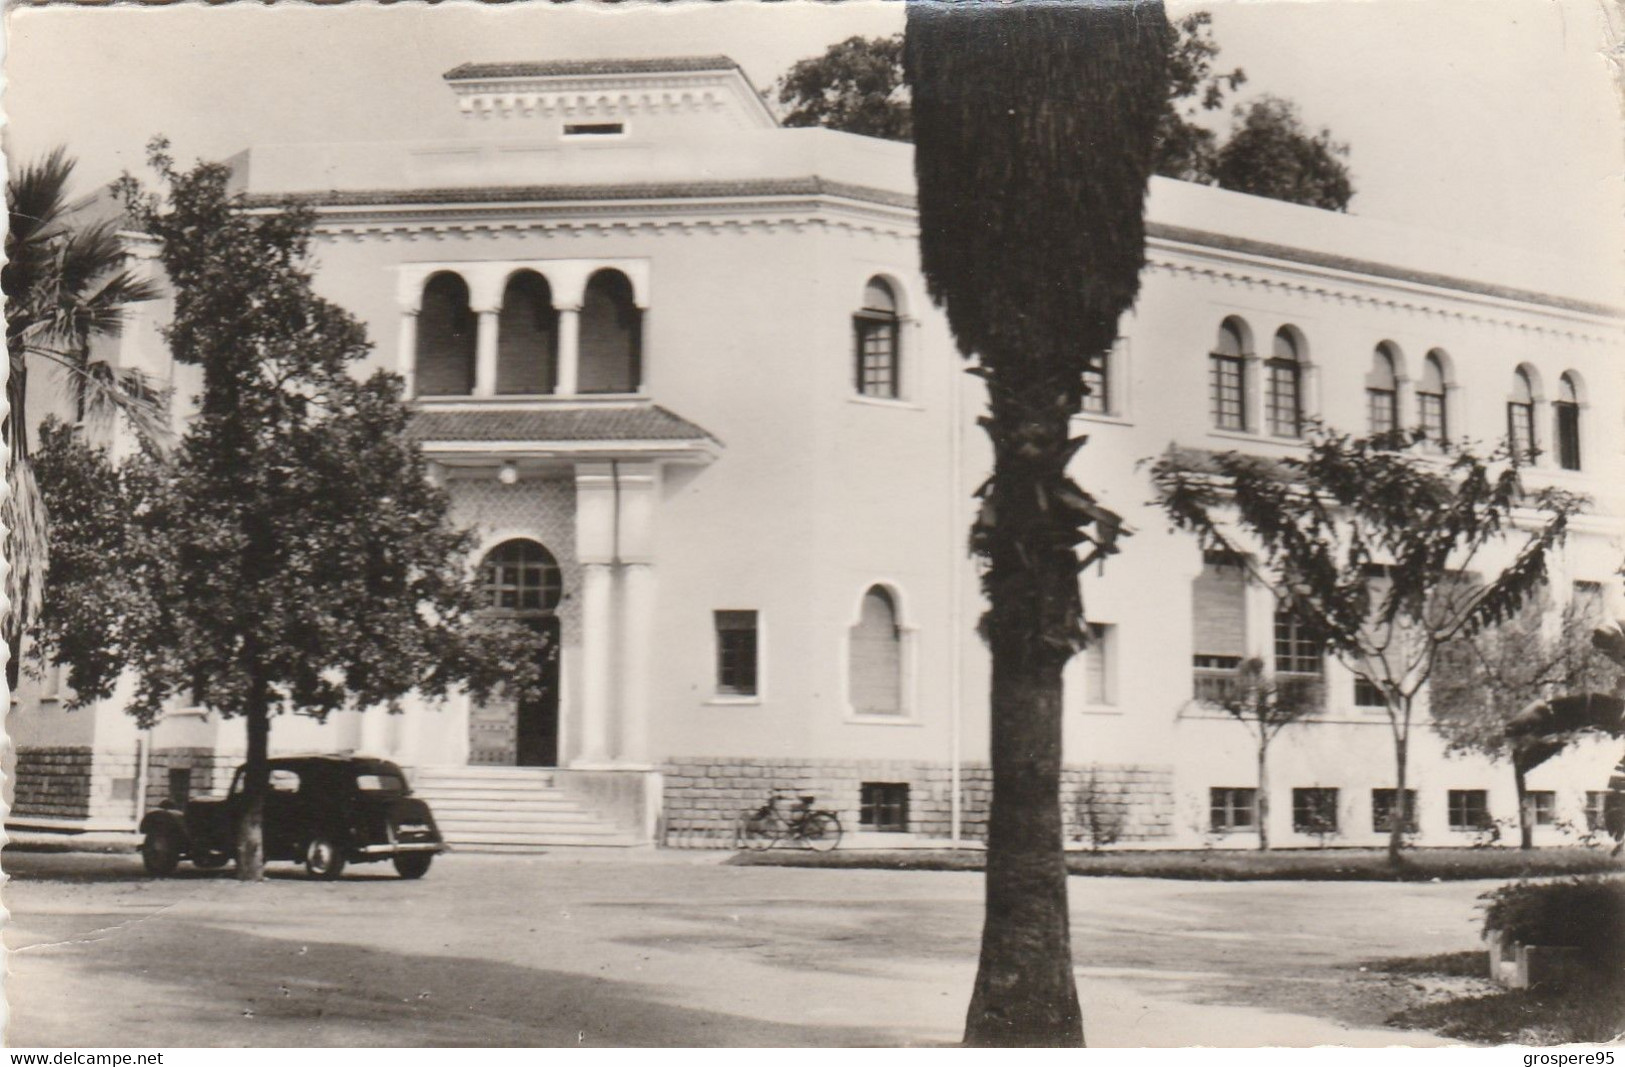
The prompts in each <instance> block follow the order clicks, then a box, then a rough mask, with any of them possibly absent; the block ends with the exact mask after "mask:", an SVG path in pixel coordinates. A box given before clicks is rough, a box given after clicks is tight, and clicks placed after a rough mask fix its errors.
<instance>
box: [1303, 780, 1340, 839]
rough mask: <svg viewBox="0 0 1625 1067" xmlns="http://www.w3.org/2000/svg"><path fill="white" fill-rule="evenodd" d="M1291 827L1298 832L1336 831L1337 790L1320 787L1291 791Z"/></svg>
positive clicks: (1326, 832) (1318, 832)
mask: <svg viewBox="0 0 1625 1067" xmlns="http://www.w3.org/2000/svg"><path fill="white" fill-rule="evenodd" d="M1292 829H1294V830H1296V831H1297V832H1298V833H1300V834H1335V833H1336V832H1337V790H1336V789H1326V788H1321V787H1318V786H1316V787H1311V788H1308V789H1294V790H1293V791H1292Z"/></svg>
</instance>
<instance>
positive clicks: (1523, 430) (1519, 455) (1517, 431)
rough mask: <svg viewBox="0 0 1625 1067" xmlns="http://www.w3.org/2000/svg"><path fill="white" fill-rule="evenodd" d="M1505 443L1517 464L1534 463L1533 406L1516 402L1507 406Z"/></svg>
mask: <svg viewBox="0 0 1625 1067" xmlns="http://www.w3.org/2000/svg"><path fill="white" fill-rule="evenodd" d="M1507 441H1508V442H1509V443H1510V444H1511V446H1512V455H1513V457H1514V458H1515V459H1516V460H1517V461H1518V462H1519V463H1533V462H1534V461H1535V405H1533V404H1520V403H1518V402H1517V401H1511V402H1509V403H1508V404H1507Z"/></svg>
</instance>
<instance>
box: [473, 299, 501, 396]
mask: <svg viewBox="0 0 1625 1067" xmlns="http://www.w3.org/2000/svg"><path fill="white" fill-rule="evenodd" d="M500 314H501V309H500V308H480V309H479V316H480V325H479V333H478V334H476V335H475V340H474V395H475V396H495V395H496V392H497V316H498V315H500Z"/></svg>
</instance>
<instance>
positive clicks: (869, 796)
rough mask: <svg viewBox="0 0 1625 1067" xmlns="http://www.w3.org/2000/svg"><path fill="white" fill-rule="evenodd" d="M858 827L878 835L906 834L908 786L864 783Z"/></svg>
mask: <svg viewBox="0 0 1625 1067" xmlns="http://www.w3.org/2000/svg"><path fill="white" fill-rule="evenodd" d="M860 796H861V799H862V806H861V807H860V809H859V811H858V825H859V826H862V827H863V828H864V829H866V830H874V831H876V832H880V833H889V834H906V833H908V785H907V784H906V783H903V782H864V783H863V786H862V789H861V791H860Z"/></svg>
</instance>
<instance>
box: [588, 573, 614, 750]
mask: <svg viewBox="0 0 1625 1067" xmlns="http://www.w3.org/2000/svg"><path fill="white" fill-rule="evenodd" d="M612 577H613V576H612V572H611V570H610V565H609V564H608V563H584V564H582V566H581V674H582V678H581V752H580V757H581V762H582V763H586V764H589V765H596V766H602V765H603V764H605V763H607V762H608V761H609V717H610V714H611V703H610V701H611V695H612V694H611V691H610V685H611V678H610V661H611V653H612V651H613V647H612V645H611V642H613V641H614V639H615V635H614V632H613V621H614V620H613V619H612V617H611V611H610V608H611V596H610V594H611V581H612Z"/></svg>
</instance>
